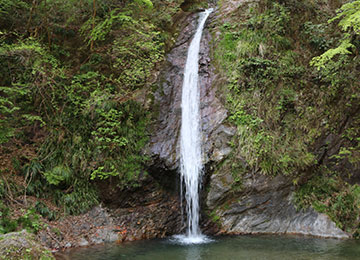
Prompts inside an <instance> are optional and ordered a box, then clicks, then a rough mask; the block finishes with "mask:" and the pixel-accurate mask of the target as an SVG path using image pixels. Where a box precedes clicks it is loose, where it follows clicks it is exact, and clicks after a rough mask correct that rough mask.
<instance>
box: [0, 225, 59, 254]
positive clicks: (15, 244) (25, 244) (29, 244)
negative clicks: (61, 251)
mask: <svg viewBox="0 0 360 260" xmlns="http://www.w3.org/2000/svg"><path fill="white" fill-rule="evenodd" d="M0 259H4V260H5V259H6V260H7V259H29V260H30V259H31V260H36V259H41V260H51V259H55V257H54V256H53V255H52V254H51V252H50V251H49V250H48V249H47V248H45V247H43V246H42V245H41V244H40V243H39V242H38V241H37V240H36V238H35V236H34V235H33V234H30V233H28V232H26V231H25V230H23V231H21V232H12V233H8V234H5V235H1V236H0Z"/></svg>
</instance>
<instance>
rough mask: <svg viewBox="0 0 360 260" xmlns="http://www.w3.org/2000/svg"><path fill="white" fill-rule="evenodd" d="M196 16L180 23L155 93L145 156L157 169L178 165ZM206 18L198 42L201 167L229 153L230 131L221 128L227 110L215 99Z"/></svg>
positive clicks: (209, 37) (209, 23)
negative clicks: (154, 112) (183, 97)
mask: <svg viewBox="0 0 360 260" xmlns="http://www.w3.org/2000/svg"><path fill="white" fill-rule="evenodd" d="M197 17H198V14H192V15H188V16H187V17H184V18H183V21H181V23H182V24H184V25H185V26H184V28H182V29H181V33H180V35H179V37H178V39H177V42H176V44H175V47H174V48H173V49H172V50H171V51H170V53H169V54H168V55H167V59H166V62H165V65H164V70H163V71H162V73H161V75H160V77H159V89H158V90H157V91H156V93H155V106H156V107H158V109H159V116H158V120H157V122H156V124H155V127H154V129H153V131H152V132H153V134H152V137H151V141H150V145H149V148H148V153H149V154H150V155H151V156H152V158H153V161H154V164H156V165H157V167H158V168H163V169H169V170H176V169H178V166H179V157H180V155H179V145H180V144H179V135H180V127H181V92H182V83H183V73H184V67H185V63H186V58H187V50H188V47H189V44H190V41H191V39H192V36H193V34H194V32H195V29H196V26H197ZM211 20H212V18H211V16H210V17H209V19H208V21H207V23H206V25H205V29H204V32H203V36H202V40H201V52H200V60H199V84H200V99H201V104H200V114H201V130H202V143H203V144H204V146H203V154H204V159H203V161H204V164H206V163H207V162H209V161H219V160H222V159H223V158H224V157H225V156H226V155H227V154H228V153H229V152H230V151H231V150H230V148H229V147H228V141H229V138H230V137H231V136H232V135H233V129H232V128H231V127H230V126H227V125H224V124H223V122H224V120H225V119H226V117H227V111H226V109H225V108H224V106H223V105H222V104H221V102H220V101H219V99H218V98H217V97H216V88H214V87H213V86H214V84H212V83H213V81H214V80H215V77H214V73H213V67H212V66H211V59H210V46H209V42H210V40H211V34H210V32H209V25H211Z"/></svg>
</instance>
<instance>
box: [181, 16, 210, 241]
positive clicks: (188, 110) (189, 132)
mask: <svg viewBox="0 0 360 260" xmlns="http://www.w3.org/2000/svg"><path fill="white" fill-rule="evenodd" d="M211 12H212V9H207V10H206V11H204V12H202V13H200V17H199V24H198V27H197V30H196V33H195V35H194V38H193V39H192V41H191V43H190V47H189V49H188V54H187V60H186V65H185V70H184V82H183V86H182V100H181V109H182V114H181V115H182V119H181V133H180V135H181V137H180V138H181V139H180V164H181V183H182V184H184V185H185V199H186V213H187V232H186V235H185V236H178V238H179V239H180V240H181V242H183V243H202V242H204V241H205V240H206V237H205V236H204V235H202V234H201V231H200V228H199V210H200V209H199V190H200V183H201V174H202V168H203V165H202V153H201V133H200V111H199V103H200V90H199V82H198V76H199V75H198V72H199V50H200V41H201V36H202V32H203V29H204V25H205V22H206V19H207V18H208V16H209V15H210V13H211Z"/></svg>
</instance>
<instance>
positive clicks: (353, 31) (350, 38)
mask: <svg viewBox="0 0 360 260" xmlns="http://www.w3.org/2000/svg"><path fill="white" fill-rule="evenodd" d="M336 20H340V21H339V23H338V26H339V27H340V28H341V29H342V30H343V31H344V34H343V37H342V39H341V40H340V44H339V46H338V47H336V48H331V49H329V50H327V51H326V52H324V53H323V54H321V55H320V56H317V57H314V58H313V59H312V60H311V62H310V65H312V66H315V67H317V68H318V69H321V68H325V66H326V65H328V63H329V61H331V60H332V59H334V57H335V56H338V55H340V56H341V55H349V54H351V53H352V51H353V50H354V49H356V46H355V44H354V42H355V41H356V39H357V40H358V38H357V37H356V35H360V1H359V0H355V1H352V2H350V3H347V4H344V5H343V6H342V7H341V8H340V9H339V10H338V14H337V15H336V16H335V17H334V18H332V19H330V20H329V23H331V22H334V21H336ZM330 66H331V64H330Z"/></svg>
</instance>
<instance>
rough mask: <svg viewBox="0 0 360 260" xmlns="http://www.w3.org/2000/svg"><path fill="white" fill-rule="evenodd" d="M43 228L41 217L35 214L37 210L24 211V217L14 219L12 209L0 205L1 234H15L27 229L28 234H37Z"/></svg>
mask: <svg viewBox="0 0 360 260" xmlns="http://www.w3.org/2000/svg"><path fill="white" fill-rule="evenodd" d="M41 227H42V223H41V222H40V217H39V215H38V214H36V212H35V208H31V209H28V210H27V211H23V214H22V216H20V217H19V218H17V219H14V218H13V217H12V216H11V214H10V209H9V208H8V207H7V206H6V205H4V204H3V203H2V202H1V203H0V234H5V233H9V232H13V231H16V230H19V229H26V230H27V231H28V232H32V233H37V232H38V231H39V230H40V229H41Z"/></svg>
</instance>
